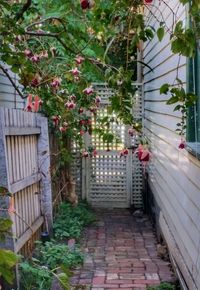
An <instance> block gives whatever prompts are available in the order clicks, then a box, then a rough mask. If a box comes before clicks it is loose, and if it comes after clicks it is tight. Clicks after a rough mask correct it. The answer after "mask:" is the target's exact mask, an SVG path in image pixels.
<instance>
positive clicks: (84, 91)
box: [83, 87, 94, 95]
mask: <svg viewBox="0 0 200 290" xmlns="http://www.w3.org/2000/svg"><path fill="white" fill-rule="evenodd" d="M83 93H85V94H86V95H91V94H93V93H94V90H93V88H92V87H88V88H86V89H84V90H83Z"/></svg>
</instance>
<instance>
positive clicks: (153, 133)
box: [143, 0, 200, 290]
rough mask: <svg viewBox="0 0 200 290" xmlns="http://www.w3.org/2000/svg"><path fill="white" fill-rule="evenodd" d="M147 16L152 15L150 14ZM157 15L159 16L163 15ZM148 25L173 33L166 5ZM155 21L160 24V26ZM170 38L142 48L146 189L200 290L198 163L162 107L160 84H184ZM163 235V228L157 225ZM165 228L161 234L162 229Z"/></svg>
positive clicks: (175, 4)
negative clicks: (148, 148) (147, 161)
mask: <svg viewBox="0 0 200 290" xmlns="http://www.w3.org/2000/svg"><path fill="white" fill-rule="evenodd" d="M166 3H167V4H168V5H169V6H170V7H171V8H172V9H173V11H177V19H176V21H179V20H183V21H184V20H185V16H186V14H185V8H184V7H182V6H181V5H180V1H178V0H175V1H174V0H173V1H172V0H169V1H166ZM149 10H151V12H149ZM159 10H161V11H162V15H161V14H160V12H159ZM145 15H146V22H147V23H148V24H149V25H150V26H153V27H154V28H155V29H157V28H158V27H159V22H162V17H164V19H165V21H166V24H167V27H168V28H170V29H171V28H172V25H173V16H172V13H171V11H170V9H169V7H167V5H166V4H165V3H164V1H158V0H155V1H154V5H153V7H151V5H149V6H148V9H146V10H145ZM158 19H159V21H158ZM170 46H171V44H170V36H169V34H167V35H166V36H165V37H164V39H163V41H162V42H159V41H158V38H157V36H155V37H154V39H153V40H152V41H149V42H147V43H145V44H144V53H143V55H144V62H146V63H147V64H148V65H149V66H150V67H151V68H152V71H151V70H150V69H149V68H148V67H144V71H143V73H144V115H145V120H144V126H145V134H146V136H147V137H148V139H149V140H150V143H151V151H152V160H151V163H150V165H149V168H148V172H149V185H150V188H151V190H152V192H153V194H154V197H155V199H156V202H157V204H158V206H159V208H160V211H161V213H160V216H161V215H163V216H164V220H165V221H166V223H167V225H168V227H169V229H170V233H171V236H172V237H173V239H174V241H175V244H176V247H177V248H178V253H179V254H178V255H176V254H175V250H174V248H170V249H169V250H170V251H171V254H172V256H173V257H174V259H175V261H176V263H177V265H178V267H179V269H180V271H181V272H182V274H183V276H184V279H185V281H186V283H187V285H188V287H189V289H190V290H197V289H198V290H199V289H200V162H199V161H198V159H197V158H195V157H194V156H192V155H191V154H190V153H188V152H187V151H186V150H182V151H181V150H179V149H178V145H179V143H180V136H178V135H177V134H176V133H175V129H176V123H178V122H179V121H180V117H181V115H180V113H179V112H174V111H173V108H174V107H173V106H168V105H166V101H167V100H168V98H169V97H170V96H169V95H167V96H166V95H160V92H159V89H160V87H161V86H162V84H163V83H170V84H175V83H176V82H175V78H176V76H177V67H178V77H179V78H180V79H181V80H182V81H183V84H184V85H185V84H186V59H185V58H184V57H181V58H180V59H179V57H178V55H173V54H172V52H171V50H170ZM160 225H161V230H163V235H164V236H165V234H166V240H168V238H167V233H165V231H164V228H165V227H164V226H163V222H161V223H160ZM162 227H163V228H162Z"/></svg>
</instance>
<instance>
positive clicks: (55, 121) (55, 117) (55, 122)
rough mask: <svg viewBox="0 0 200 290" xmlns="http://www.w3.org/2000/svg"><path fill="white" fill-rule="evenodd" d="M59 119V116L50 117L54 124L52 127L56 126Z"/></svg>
mask: <svg viewBox="0 0 200 290" xmlns="http://www.w3.org/2000/svg"><path fill="white" fill-rule="evenodd" d="M60 119H61V117H60V116H52V121H53V123H54V126H58V124H59V121H60Z"/></svg>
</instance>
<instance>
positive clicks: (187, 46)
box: [171, 21, 197, 57]
mask: <svg viewBox="0 0 200 290" xmlns="http://www.w3.org/2000/svg"><path fill="white" fill-rule="evenodd" d="M196 45H197V43H196V35H195V31H194V29H193V28H188V29H185V28H184V27H183V22H182V21H179V22H178V23H177V24H176V26H175V29H174V33H173V36H172V42H171V50H172V52H173V53H175V54H177V53H178V54H181V55H184V56H187V57H194V55H195V51H196Z"/></svg>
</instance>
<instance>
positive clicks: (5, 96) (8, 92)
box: [0, 69, 25, 109]
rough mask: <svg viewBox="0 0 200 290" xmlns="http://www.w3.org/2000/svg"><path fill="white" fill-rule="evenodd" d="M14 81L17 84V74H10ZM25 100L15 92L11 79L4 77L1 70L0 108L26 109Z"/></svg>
mask: <svg viewBox="0 0 200 290" xmlns="http://www.w3.org/2000/svg"><path fill="white" fill-rule="evenodd" d="M9 74H10V75H11V76H12V79H13V81H14V82H15V83H16V84H17V77H16V75H15V74H13V73H11V72H9ZM24 104H25V103H24V100H23V99H21V98H20V96H19V95H18V94H17V92H16V91H15V88H14V87H13V86H12V84H11V82H10V81H9V79H8V78H7V77H6V76H5V75H4V73H3V72H2V70H1V69H0V106H1V107H7V108H17V109H18V108H24Z"/></svg>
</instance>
